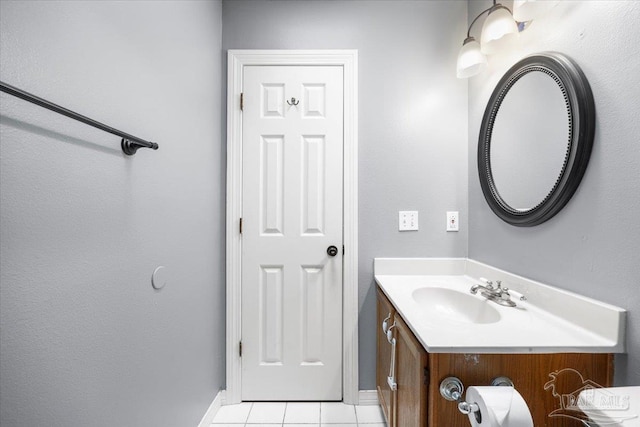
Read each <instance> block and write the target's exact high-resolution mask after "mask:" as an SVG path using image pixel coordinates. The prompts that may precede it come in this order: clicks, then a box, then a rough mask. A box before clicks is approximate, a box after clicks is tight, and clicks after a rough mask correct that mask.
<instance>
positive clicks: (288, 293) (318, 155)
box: [242, 66, 343, 401]
mask: <svg viewBox="0 0 640 427" xmlns="http://www.w3.org/2000/svg"><path fill="white" fill-rule="evenodd" d="M243 99H244V109H243V114H242V119H243V122H242V157H243V166H242V168H243V172H242V182H243V184H242V185H243V188H242V218H243V222H242V224H243V225H242V228H243V229H242V400H249V401H251V400H341V399H342V203H343V200H342V192H343V182H342V181H343V179H342V175H343V162H342V156H343V73H342V67H339V66H247V67H245V68H244V75H243ZM331 246H335V248H337V249H338V253H337V254H336V255H335V256H330V255H329V254H328V253H327V252H328V251H327V249H328V248H329V247H331Z"/></svg>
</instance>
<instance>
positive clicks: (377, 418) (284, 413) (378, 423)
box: [211, 402, 386, 427]
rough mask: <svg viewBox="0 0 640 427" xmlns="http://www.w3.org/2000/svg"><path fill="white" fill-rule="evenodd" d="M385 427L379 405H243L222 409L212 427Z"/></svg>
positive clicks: (267, 403) (312, 403) (330, 403)
mask: <svg viewBox="0 0 640 427" xmlns="http://www.w3.org/2000/svg"><path fill="white" fill-rule="evenodd" d="M243 426H246V427H277V426H281V427H386V424H385V422H384V415H383V414H382V410H381V409H380V406H379V405H357V406H354V405H345V404H344V403H341V402H255V403H252V402H243V403H240V404H238V405H227V406H223V407H222V408H220V410H219V411H218V413H217V414H216V416H215V418H214V419H213V424H211V427H243Z"/></svg>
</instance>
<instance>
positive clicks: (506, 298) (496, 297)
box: [471, 277, 516, 307]
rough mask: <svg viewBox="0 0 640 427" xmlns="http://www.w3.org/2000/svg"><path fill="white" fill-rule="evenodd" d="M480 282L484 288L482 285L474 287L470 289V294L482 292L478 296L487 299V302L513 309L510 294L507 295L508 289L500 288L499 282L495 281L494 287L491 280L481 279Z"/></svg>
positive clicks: (514, 304)
mask: <svg viewBox="0 0 640 427" xmlns="http://www.w3.org/2000/svg"><path fill="white" fill-rule="evenodd" d="M480 281H481V282H484V283H485V284H486V286H483V285H474V286H472V287H471V293H472V294H474V295H475V294H477V293H478V290H482V292H480V295H482V296H483V297H485V298H486V299H488V300H489V301H493V302H495V303H496V304H500V305H504V306H506V307H515V306H516V303H515V302H513V301H512V300H511V294H510V293H509V288H507V287H504V288H503V287H502V282H501V281H500V280H496V286H495V287H494V286H493V282H492V281H491V280H487V279H485V278H483V277H481V278H480Z"/></svg>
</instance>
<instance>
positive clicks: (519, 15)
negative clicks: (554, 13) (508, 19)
mask: <svg viewBox="0 0 640 427" xmlns="http://www.w3.org/2000/svg"><path fill="white" fill-rule="evenodd" d="M558 3H560V0H514V1H513V17H514V19H515V20H516V21H518V22H527V21H533V20H534V19H536V18H538V17H539V16H541V15H542V14H544V13H545V12H547V11H548V10H550V9H552V8H553V7H554V6H555V5H557V4H558Z"/></svg>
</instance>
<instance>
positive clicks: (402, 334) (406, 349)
mask: <svg viewBox="0 0 640 427" xmlns="http://www.w3.org/2000/svg"><path fill="white" fill-rule="evenodd" d="M387 318H388V320H387V322H388V323H387V324H388V325H389V327H391V326H393V328H392V329H391V330H392V332H393V338H395V340H396V350H395V352H396V353H395V354H396V356H395V357H396V361H395V375H396V378H395V379H396V384H397V389H396V390H392V389H391V387H390V386H389V384H388V382H387V378H388V376H389V368H390V366H391V353H392V348H393V347H392V345H391V344H390V343H389V341H388V339H387V335H386V334H385V333H384V331H383V328H382V324H383V322H384V320H385V319H387ZM377 319H378V334H377V336H378V339H377V345H378V348H377V366H376V388H377V390H378V400H379V401H380V406H382V410H383V412H384V415H385V418H386V420H387V425H388V426H389V427H396V426H397V427H401V426H402V427H409V426H416V427H418V426H425V427H426V425H427V408H428V405H427V395H428V393H427V392H428V389H427V381H428V378H429V377H428V372H429V371H428V369H427V361H428V357H427V356H428V354H427V352H426V351H425V350H424V348H423V347H422V345H421V344H420V342H418V340H417V339H416V338H415V336H414V335H413V333H412V332H411V330H410V329H409V327H408V326H407V324H406V323H405V322H404V320H402V317H400V316H399V315H398V314H397V313H396V311H395V309H394V308H393V305H391V303H390V302H389V300H388V299H387V297H386V296H385V295H384V294H383V293H382V291H380V289H378V314H377Z"/></svg>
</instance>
